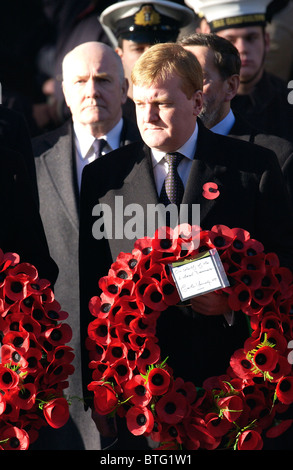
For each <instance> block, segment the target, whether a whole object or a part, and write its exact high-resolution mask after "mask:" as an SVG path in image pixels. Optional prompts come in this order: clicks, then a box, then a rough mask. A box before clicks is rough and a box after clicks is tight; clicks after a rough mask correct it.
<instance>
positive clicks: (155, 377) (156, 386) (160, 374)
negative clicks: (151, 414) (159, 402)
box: [147, 367, 171, 395]
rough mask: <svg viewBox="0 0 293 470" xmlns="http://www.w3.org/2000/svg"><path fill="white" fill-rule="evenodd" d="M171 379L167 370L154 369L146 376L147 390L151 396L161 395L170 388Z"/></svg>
mask: <svg viewBox="0 0 293 470" xmlns="http://www.w3.org/2000/svg"><path fill="white" fill-rule="evenodd" d="M170 383H171V377H170V374H169V372H168V371H167V370H165V369H163V368H161V367H154V368H153V369H151V370H150V371H149V373H148V374H147V388H148V390H149V391H150V393H151V394H152V395H163V394H164V393H166V392H167V391H168V389H169V387H170Z"/></svg>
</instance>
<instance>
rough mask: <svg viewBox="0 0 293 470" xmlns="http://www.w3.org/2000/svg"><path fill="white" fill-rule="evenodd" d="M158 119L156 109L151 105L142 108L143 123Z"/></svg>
mask: <svg viewBox="0 0 293 470" xmlns="http://www.w3.org/2000/svg"><path fill="white" fill-rule="evenodd" d="M157 118H158V113H157V110H156V107H155V106H154V105H153V104H149V103H148V104H146V105H145V108H144V121H145V122H152V121H155V120H156V119H157Z"/></svg>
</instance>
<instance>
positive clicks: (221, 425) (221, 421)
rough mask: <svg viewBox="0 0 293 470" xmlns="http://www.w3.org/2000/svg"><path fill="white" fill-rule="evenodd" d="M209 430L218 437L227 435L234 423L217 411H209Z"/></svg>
mask: <svg viewBox="0 0 293 470" xmlns="http://www.w3.org/2000/svg"><path fill="white" fill-rule="evenodd" d="M205 421H206V426H207V430H208V432H209V433H210V434H211V435H212V436H213V437H216V438H219V437H222V436H225V434H227V433H228V431H229V430H230V429H231V428H232V423H231V422H230V421H228V420H227V419H225V418H223V417H221V418H220V417H219V415H218V414H216V413H208V414H207V415H206V417H205Z"/></svg>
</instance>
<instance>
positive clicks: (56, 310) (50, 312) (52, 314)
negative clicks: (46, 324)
mask: <svg viewBox="0 0 293 470" xmlns="http://www.w3.org/2000/svg"><path fill="white" fill-rule="evenodd" d="M44 312H45V316H46V317H48V318H49V319H50V320H53V321H63V320H66V318H68V313H67V312H65V311H64V310H61V306H60V304H59V302H57V301H56V300H54V301H53V302H50V303H46V304H45V305H44Z"/></svg>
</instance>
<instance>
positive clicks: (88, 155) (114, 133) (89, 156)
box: [73, 118, 123, 188]
mask: <svg viewBox="0 0 293 470" xmlns="http://www.w3.org/2000/svg"><path fill="white" fill-rule="evenodd" d="M122 127H123V119H122V118H121V119H120V121H119V122H118V123H117V124H116V126H115V127H113V129H111V131H110V132H108V134H106V135H104V136H102V137H100V138H101V139H104V140H106V141H107V145H106V146H105V147H104V149H103V151H102V155H104V154H105V153H109V152H111V150H115V149H117V148H118V147H119V146H120V136H121V131H122ZM73 129H74V143H75V158H76V174H77V183H78V187H79V188H80V184H81V175H82V171H83V169H84V167H85V166H86V165H88V164H89V163H91V162H93V161H94V160H96V158H97V156H96V154H95V152H94V148H93V142H94V141H95V137H94V136H93V135H91V134H89V133H88V132H86V131H85V130H84V128H83V126H81V125H80V124H79V123H76V122H75V123H73Z"/></svg>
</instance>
